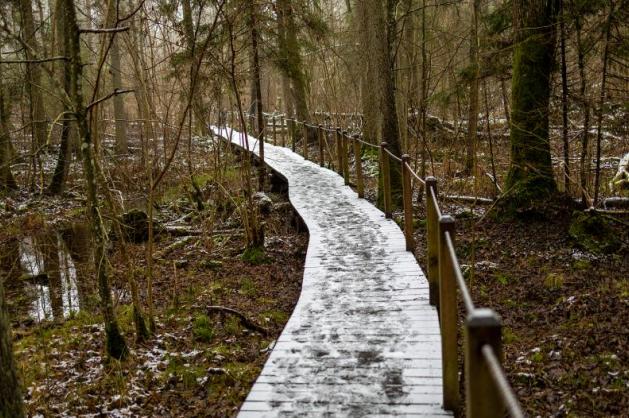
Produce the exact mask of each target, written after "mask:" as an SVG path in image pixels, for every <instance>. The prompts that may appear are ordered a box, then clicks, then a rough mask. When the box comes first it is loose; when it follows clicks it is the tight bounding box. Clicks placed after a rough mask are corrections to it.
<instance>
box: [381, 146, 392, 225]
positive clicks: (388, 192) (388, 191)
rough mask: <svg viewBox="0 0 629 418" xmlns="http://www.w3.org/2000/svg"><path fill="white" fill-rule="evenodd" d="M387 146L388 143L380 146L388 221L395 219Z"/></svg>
mask: <svg viewBox="0 0 629 418" xmlns="http://www.w3.org/2000/svg"><path fill="white" fill-rule="evenodd" d="M387 145H388V144H387V143H386V142H383V143H381V144H380V169H381V170H382V188H383V192H384V216H385V217H386V218H387V219H391V218H392V217H393V211H392V210H391V171H390V168H391V167H390V164H389V154H388V153H387Z"/></svg>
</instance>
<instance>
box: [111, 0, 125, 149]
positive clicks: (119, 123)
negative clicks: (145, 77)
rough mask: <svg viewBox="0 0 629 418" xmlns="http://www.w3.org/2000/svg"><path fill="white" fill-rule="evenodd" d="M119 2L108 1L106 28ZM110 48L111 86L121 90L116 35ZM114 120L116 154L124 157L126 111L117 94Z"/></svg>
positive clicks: (116, 14)
mask: <svg viewBox="0 0 629 418" xmlns="http://www.w3.org/2000/svg"><path fill="white" fill-rule="evenodd" d="M119 3H120V1H119V0H109V6H108V8H107V26H108V27H114V25H115V24H116V22H117V21H118V18H119V14H120V4H119ZM111 36H112V40H111V47H110V48H109V68H110V72H111V80H112V86H113V88H114V90H116V89H122V72H121V71H120V41H119V39H117V38H118V36H117V35H116V34H112V35H111ZM113 102H114V119H115V135H116V154H118V155H125V154H127V153H128V152H129V147H128V143H127V111H126V109H125V105H124V96H123V95H122V94H117V95H115V96H114V98H113Z"/></svg>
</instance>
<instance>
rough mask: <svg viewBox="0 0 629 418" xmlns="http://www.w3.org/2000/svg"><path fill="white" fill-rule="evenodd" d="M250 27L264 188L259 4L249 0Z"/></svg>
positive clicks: (260, 174)
mask: <svg viewBox="0 0 629 418" xmlns="http://www.w3.org/2000/svg"><path fill="white" fill-rule="evenodd" d="M249 19H250V20H249V28H250V30H251V54H252V58H253V68H252V70H253V72H252V84H253V86H254V90H255V100H254V103H255V114H256V118H257V127H256V128H257V132H255V135H256V137H257V138H258V147H259V157H260V165H259V166H258V190H260V191H262V190H264V180H265V177H266V170H265V166H264V115H263V114H262V86H261V83H260V55H259V51H258V42H259V35H258V23H257V4H256V2H255V1H253V0H252V1H250V2H249Z"/></svg>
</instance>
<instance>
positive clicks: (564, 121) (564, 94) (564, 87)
mask: <svg viewBox="0 0 629 418" xmlns="http://www.w3.org/2000/svg"><path fill="white" fill-rule="evenodd" d="M559 1H560V7H561V12H560V16H559V19H560V20H559V22H560V25H559V31H560V36H561V41H560V47H561V138H562V140H563V175H564V192H565V193H570V142H569V140H568V94H569V93H568V66H567V64H566V28H565V19H566V14H565V10H564V0H559Z"/></svg>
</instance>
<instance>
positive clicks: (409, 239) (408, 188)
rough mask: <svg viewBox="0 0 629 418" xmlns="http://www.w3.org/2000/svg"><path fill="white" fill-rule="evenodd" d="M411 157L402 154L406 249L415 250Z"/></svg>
mask: <svg viewBox="0 0 629 418" xmlns="http://www.w3.org/2000/svg"><path fill="white" fill-rule="evenodd" d="M410 161H411V157H410V155H408V154H404V155H402V197H403V200H404V237H405V238H406V251H415V238H414V237H413V186H412V182H411V172H410V171H409V168H408V163H409V162H410Z"/></svg>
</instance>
